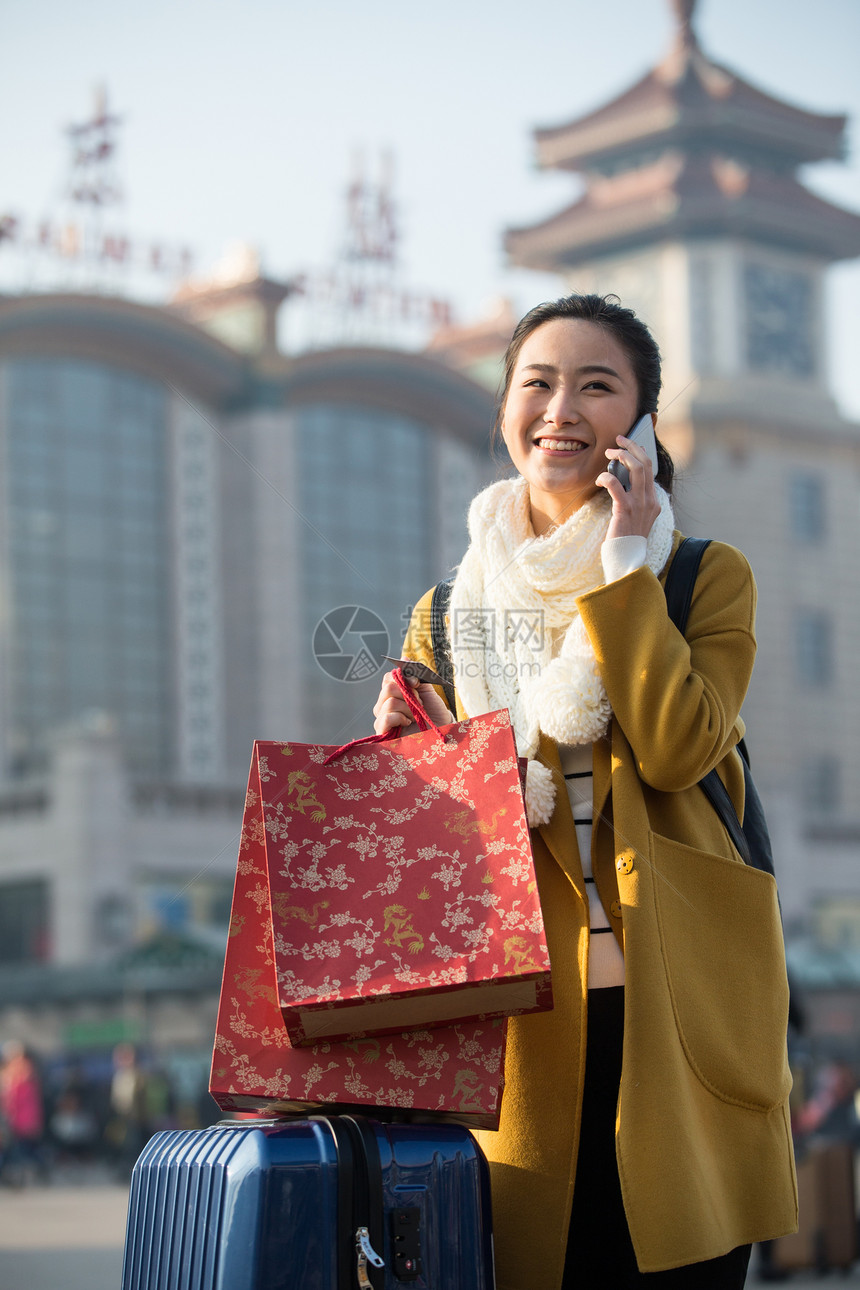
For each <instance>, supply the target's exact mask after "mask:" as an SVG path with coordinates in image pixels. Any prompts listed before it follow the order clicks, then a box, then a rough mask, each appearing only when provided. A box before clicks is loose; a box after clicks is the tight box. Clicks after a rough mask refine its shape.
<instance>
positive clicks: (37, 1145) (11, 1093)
mask: <svg viewBox="0 0 860 1290" xmlns="http://www.w3.org/2000/svg"><path fill="white" fill-rule="evenodd" d="M0 1110H2V1115H3V1121H4V1123H5V1126H6V1136H7V1151H6V1156H5V1159H4V1172H6V1173H7V1176H8V1177H9V1178H10V1179H11V1180H12V1181H13V1182H15V1183H17V1184H19V1185H23V1184H24V1183H25V1182H27V1181H28V1179H31V1178H35V1176H36V1175H37V1174H40V1173H44V1172H45V1169H46V1160H45V1155H44V1150H43V1139H44V1134H45V1113H44V1105H43V1100H42V1084H41V1080H40V1079H39V1073H38V1071H37V1070H36V1066H35V1064H34V1062H33V1060H32V1058H31V1057H30V1056H29V1054H28V1053H27V1050H26V1049H25V1047H24V1045H23V1044H22V1043H19V1042H18V1041H17V1040H11V1041H10V1042H9V1043H7V1044H4V1046H3V1066H2V1071H0Z"/></svg>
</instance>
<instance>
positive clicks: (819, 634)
mask: <svg viewBox="0 0 860 1290" xmlns="http://www.w3.org/2000/svg"><path fill="white" fill-rule="evenodd" d="M832 634H833V633H832V627H831V621H830V616H829V614H828V613H827V612H826V611H825V610H823V609H800V610H798V612H797V616H796V619H795V649H796V657H797V674H798V677H799V679H800V681H801V682H802V683H803V684H804V685H806V686H813V687H816V688H821V687H824V686H828V685H829V684H830V682H831V679H832V673H833V641H832Z"/></svg>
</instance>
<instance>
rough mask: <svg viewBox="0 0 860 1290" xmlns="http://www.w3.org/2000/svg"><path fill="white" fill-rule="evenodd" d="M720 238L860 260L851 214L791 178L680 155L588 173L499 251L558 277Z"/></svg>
mask: <svg viewBox="0 0 860 1290" xmlns="http://www.w3.org/2000/svg"><path fill="white" fill-rule="evenodd" d="M726 234H729V235H734V236H736V237H741V238H745V239H747V240H752V241H761V242H765V243H767V244H768V245H771V246H774V245H782V246H786V247H790V248H793V249H795V250H798V249H799V250H802V251H805V252H807V253H809V254H813V255H820V256H822V257H824V258H825V259H827V260H837V259H842V258H848V257H851V256H855V255H858V254H860V215H858V214H855V213H854V212H852V211H847V210H843V209H842V208H841V207H838V206H834V205H833V204H832V203H830V202H827V201H825V200H824V199H823V198H821V197H817V196H816V195H815V194H814V193H811V192H810V191H809V190H808V189H807V188H804V187H803V185H802V184H800V183H798V181H797V180H796V179H795V178H794V177H793V176H792V175H790V174H784V173H778V172H775V171H771V170H764V169H758V168H755V167H753V166H748V165H744V164H742V163H740V162H738V161H735V160H732V159H729V158H727V157H725V156H723V155H718V154H716V153H711V154H710V155H707V154H701V153H693V154H690V155H688V154H686V153H684V152H682V151H680V150H677V151H669V152H667V153H665V154H664V155H663V156H662V157H661V158H660V159H659V160H657V161H654V162H652V163H651V164H650V165H647V166H641V167H639V168H638V169H636V170H630V171H625V172H623V173H621V174H618V175H614V176H608V177H600V176H596V175H592V176H591V177H590V180H589V185H588V188H587V190H586V192H585V193H584V195H583V196H582V197H581V198H580V199H579V200H578V201H576V202H574V203H573V204H572V205H571V206H568V207H567V208H566V209H565V210H562V211H560V212H559V213H558V214H556V215H553V216H552V217H551V218H549V219H547V220H544V221H543V222H542V223H539V224H533V225H530V226H529V227H526V228H520V229H509V230H508V232H507V233H506V235H505V248H506V250H507V252H508V255H509V257H510V259H511V260H512V261H513V263H515V264H518V265H522V266H524V267H525V268H530V269H540V270H544V271H548V272H557V271H558V270H559V269H561V268H564V267H565V266H567V265H575V264H578V263H580V262H581V261H583V260H584V259H588V258H591V257H593V256H600V255H602V254H608V253H609V252H611V251H617V250H622V249H624V248H626V247H628V246H629V247H641V246H643V245H648V244H649V243H653V242H656V241H664V240H666V239H667V238H674V237H685V238H688V237H691V236H692V237H707V236H712V235H713V236H716V235H719V236H725V235H726Z"/></svg>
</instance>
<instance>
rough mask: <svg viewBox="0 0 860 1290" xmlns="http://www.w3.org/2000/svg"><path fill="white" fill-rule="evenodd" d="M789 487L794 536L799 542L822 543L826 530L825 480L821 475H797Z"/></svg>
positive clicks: (793, 477) (791, 479) (792, 477)
mask: <svg viewBox="0 0 860 1290" xmlns="http://www.w3.org/2000/svg"><path fill="white" fill-rule="evenodd" d="M788 486H789V494H788V498H789V511H790V521H791V533H792V536H793V537H794V538H796V539H797V541H799V542H808V543H815V542H820V541H821V540H822V539H823V537H824V536H825V529H826V510H825V493H824V480H823V479H822V478H821V477H820V476H819V475H807V474H801V473H797V474H794V475H792V476H791V478H790V479H789V485H788Z"/></svg>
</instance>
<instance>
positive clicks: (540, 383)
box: [525, 376, 549, 390]
mask: <svg viewBox="0 0 860 1290" xmlns="http://www.w3.org/2000/svg"><path fill="white" fill-rule="evenodd" d="M525 388H526V389H527V390H529V389H532V388H537V389H543V390H548V389H549V385H548V384H547V382H546V381H545V380H543V378H542V377H540V376H535V377H532V379H531V380H530V381H526V383H525Z"/></svg>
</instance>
